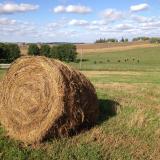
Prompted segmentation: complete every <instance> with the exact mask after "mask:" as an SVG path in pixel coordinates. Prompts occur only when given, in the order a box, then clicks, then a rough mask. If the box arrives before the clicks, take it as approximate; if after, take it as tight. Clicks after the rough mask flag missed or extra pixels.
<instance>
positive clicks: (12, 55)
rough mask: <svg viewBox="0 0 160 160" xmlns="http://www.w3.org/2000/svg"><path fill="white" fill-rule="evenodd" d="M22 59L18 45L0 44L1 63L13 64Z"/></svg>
mask: <svg viewBox="0 0 160 160" xmlns="http://www.w3.org/2000/svg"><path fill="white" fill-rule="evenodd" d="M18 57H20V49H19V46H18V45H17V44H4V43H0V63H11V62H12V61H14V60H15V59H17V58H18Z"/></svg>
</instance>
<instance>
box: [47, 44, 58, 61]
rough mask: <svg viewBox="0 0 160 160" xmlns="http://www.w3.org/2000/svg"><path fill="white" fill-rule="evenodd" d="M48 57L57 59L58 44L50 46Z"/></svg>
mask: <svg viewBox="0 0 160 160" xmlns="http://www.w3.org/2000/svg"><path fill="white" fill-rule="evenodd" d="M49 57H50V58H55V59H59V54H58V46H52V48H51V49H50V54H49Z"/></svg>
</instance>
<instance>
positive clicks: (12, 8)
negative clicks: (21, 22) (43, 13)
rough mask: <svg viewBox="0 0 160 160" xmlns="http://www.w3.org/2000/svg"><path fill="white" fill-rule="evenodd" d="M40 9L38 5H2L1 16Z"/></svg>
mask: <svg viewBox="0 0 160 160" xmlns="http://www.w3.org/2000/svg"><path fill="white" fill-rule="evenodd" d="M38 8H39V6H38V5H32V4H26V3H20V4H16V3H3V4H2V3H0V14H11V13H16V12H27V11H34V10H37V9H38Z"/></svg>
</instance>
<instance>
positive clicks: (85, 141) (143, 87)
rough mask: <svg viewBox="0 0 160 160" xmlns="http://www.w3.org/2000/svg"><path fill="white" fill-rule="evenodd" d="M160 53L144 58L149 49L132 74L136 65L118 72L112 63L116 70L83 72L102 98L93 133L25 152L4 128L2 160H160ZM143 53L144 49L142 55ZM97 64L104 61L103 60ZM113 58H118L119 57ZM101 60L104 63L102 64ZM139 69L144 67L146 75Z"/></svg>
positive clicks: (0, 144)
mask: <svg viewBox="0 0 160 160" xmlns="http://www.w3.org/2000/svg"><path fill="white" fill-rule="evenodd" d="M156 49H157V48H156ZM159 50H160V49H157V52H155V54H157V59H156V56H155V55H154V56H153V57H152V55H149V53H147V54H145V53H146V52H147V51H146V50H145V52H144V53H143V55H144V58H143V59H145V60H144V63H143V64H137V65H136V64H135V68H136V70H135V71H133V70H132V64H130V65H129V64H128V68H125V66H123V64H119V65H120V68H117V69H116V68H114V67H116V66H114V64H109V65H108V67H110V68H109V70H113V71H84V72H83V73H84V74H85V75H86V76H87V77H88V78H89V79H90V80H91V81H92V82H93V84H94V85H95V87H96V89H97V94H98V98H99V104H100V110H101V114H100V118H99V121H98V123H97V125H95V126H94V127H93V128H91V129H90V130H88V131H85V132H83V133H80V134H79V135H76V136H74V137H70V138H63V139H59V140H56V139H51V140H50V141H46V142H44V143H43V144H41V145H38V146H36V147H35V148H33V147H24V146H23V144H21V143H20V142H17V141H14V140H10V139H9V138H8V137H6V134H5V131H4V129H3V128H0V159H2V160H3V159H4V160H13V159H14V160H103V159H104V160H107V159H108V160H137V159H140V160H146V159H147V160H148V159H151V160H158V159H160V98H159V97H160V75H159V70H160V63H158V62H159V60H160V53H158V51H159ZM130 52H131V51H130ZM133 52H134V51H133ZM141 52H142V51H141V50H140V54H141ZM111 54H113V55H114V54H115V53H111ZM111 54H110V56H111ZM124 54H125V53H124ZM158 54H159V55H158ZM113 55H112V56H113ZM137 55H138V53H137ZM91 56H94V55H91ZM101 56H102V55H101ZM105 56H108V53H107V54H104V57H105ZM121 56H124V55H123V54H121ZM113 57H114V56H113ZM158 57H159V59H158ZM92 58H93V57H92ZM92 58H91V59H90V60H92ZM149 58H150V61H149ZM97 59H98V61H99V60H100V59H99V57H98V58H97ZM113 59H114V60H115V59H118V58H116V56H115V57H114V58H113ZM103 60H104V58H103V59H101V61H103ZM85 63H88V65H87V67H88V68H90V69H91V67H92V63H90V61H88V62H85ZM76 65H77V64H76ZM90 65H91V66H90ZM117 65H118V64H117ZM139 65H142V66H143V67H142V68H143V70H142V68H141V67H140V66H139ZM104 66H105V65H104ZM104 66H103V64H102V66H101V64H98V65H97V67H102V68H101V69H102V70H103V67H104ZM147 66H148V67H147ZM155 66H156V67H155ZM155 68H156V70H154V69H155ZM114 69H115V71H114ZM127 69H128V70H127ZM124 70H125V71H124ZM3 75H4V71H2V70H0V77H2V76H3Z"/></svg>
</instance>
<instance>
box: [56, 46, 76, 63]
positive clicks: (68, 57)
mask: <svg viewBox="0 0 160 160" xmlns="http://www.w3.org/2000/svg"><path fill="white" fill-rule="evenodd" d="M58 54H59V59H60V60H61V61H66V62H73V61H75V60H76V57H77V52H76V46H75V45H73V44H63V45H59V46H58Z"/></svg>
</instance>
